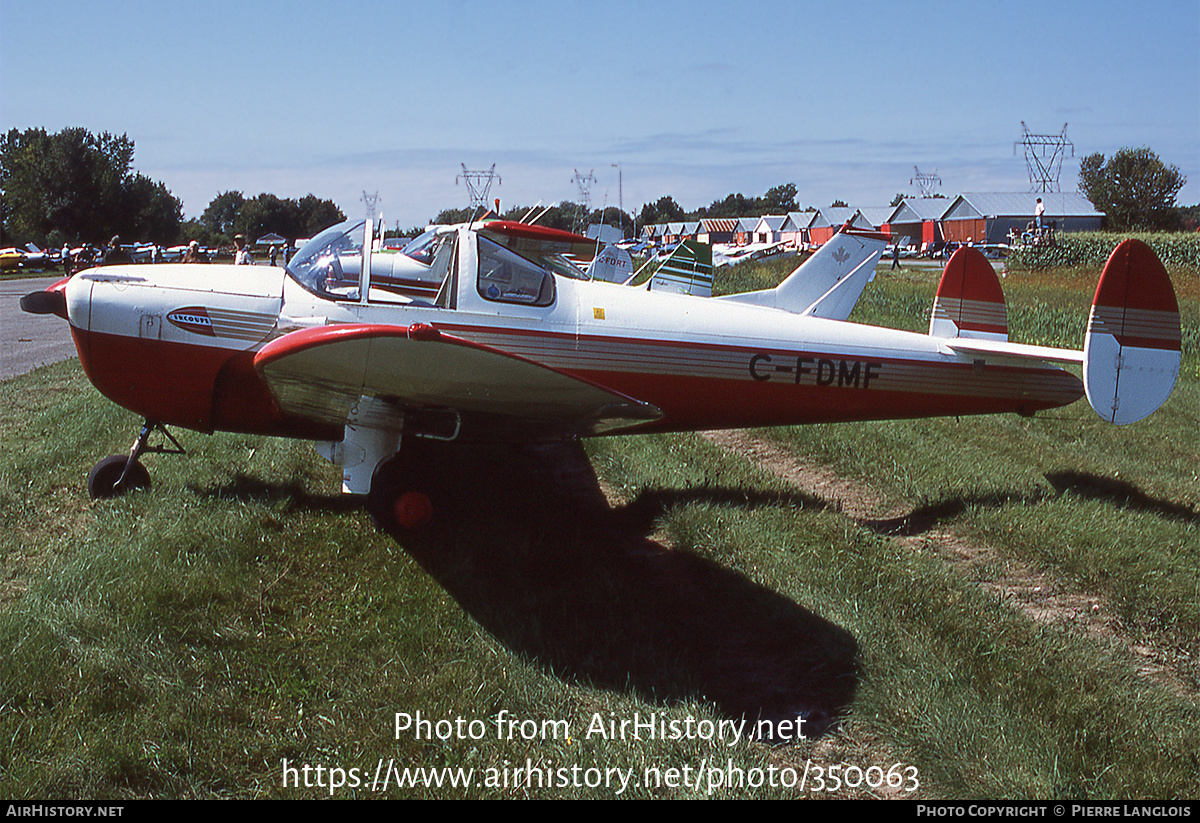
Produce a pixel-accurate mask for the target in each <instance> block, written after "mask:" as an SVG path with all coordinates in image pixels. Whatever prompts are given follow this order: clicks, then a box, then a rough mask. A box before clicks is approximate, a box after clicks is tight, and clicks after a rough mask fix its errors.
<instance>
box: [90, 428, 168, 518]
mask: <svg viewBox="0 0 1200 823" xmlns="http://www.w3.org/2000/svg"><path fill="white" fill-rule="evenodd" d="M155 429H158V430H159V431H160V432H162V433H163V436H164V437H166V438H167V439H168V440H170V441H171V444H172V445H173V446H174V448H168V447H166V446H151V445H150V435H151V434H152V433H153V432H154V430H155ZM147 452H150V453H154V454H186V452H185V451H184V450H183V446H181V445H179V441H178V440H176V439H175V438H174V437H173V436H172V435H171V433H170V432H169V431H167V429H166V427H165V426H163V424H162V423H159V422H158V421H157V420H147V421H146V422H145V423H143V424H142V429H141V431H140V432H138V436H137V439H136V440H134V441H133V446H132V447H131V448H130V449H129V454H128V455H124V454H114V455H112V456H111V457H106V458H104V459H103V460H101V461H100V462H99V463H97V464H96V465H95V466H94V467H93V468H92V471H91V473H90V474H88V479H87V488H88V494H89V495H91V497H92V499H93V500H108V499H110V498H113V497H119V496H121V495H122V494H124V493H125V492H127V491H129V490H131V489H148V488H150V472H148V471H146V467H145V466H143V465H142V464H141V463H139V462H138V458H139V457H141V456H142V455H143V454H145V453H147Z"/></svg>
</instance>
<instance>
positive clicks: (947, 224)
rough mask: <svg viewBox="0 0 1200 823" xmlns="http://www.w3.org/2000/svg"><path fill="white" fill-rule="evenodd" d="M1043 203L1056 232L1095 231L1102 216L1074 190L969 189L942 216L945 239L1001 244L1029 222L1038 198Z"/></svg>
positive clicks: (1047, 220) (1045, 220) (1046, 219)
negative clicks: (991, 190) (1000, 190)
mask: <svg viewBox="0 0 1200 823" xmlns="http://www.w3.org/2000/svg"><path fill="white" fill-rule="evenodd" d="M1039 197H1040V198H1041V199H1042V203H1043V204H1045V206H1046V212H1045V215H1044V216H1043V221H1044V222H1045V223H1046V224H1047V225H1049V226H1050V227H1052V228H1054V229H1055V230H1056V231H1097V230H1099V229H1100V224H1101V221H1102V220H1103V219H1104V214H1103V213H1102V212H1098V211H1096V207H1095V206H1093V205H1092V203H1091V201H1090V200H1088V199H1087V198H1086V197H1084V196H1083V195H1082V194H1079V193H1078V192H1040V193H1039V192H1018V193H1008V192H982V193H981V192H969V193H963V194H960V195H959V196H958V197H956V198H954V200H953V201H952V202H951V203H950V206H949V208H947V209H946V211H945V213H944V214H943V215H942V232H943V234H944V236H945V238H946V240H953V241H958V242H965V241H967V240H973V241H975V242H976V243H981V242H982V243H1004V242H1006V241H1007V240H1008V237H1009V234H1010V233H1012V232H1015V233H1017V234H1020V233H1021V232H1023V231H1025V230H1026V229H1027V228H1028V226H1029V224H1030V223H1032V222H1033V212H1034V209H1035V208H1036V207H1037V200H1038V198H1039Z"/></svg>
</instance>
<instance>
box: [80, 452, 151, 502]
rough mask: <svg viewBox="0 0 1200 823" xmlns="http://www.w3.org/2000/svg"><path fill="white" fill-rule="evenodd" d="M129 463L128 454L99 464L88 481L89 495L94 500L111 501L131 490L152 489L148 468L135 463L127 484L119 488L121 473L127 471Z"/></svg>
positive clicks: (128, 475)
mask: <svg viewBox="0 0 1200 823" xmlns="http://www.w3.org/2000/svg"><path fill="white" fill-rule="evenodd" d="M128 461H129V455H127V454H114V455H113V456H112V457H106V458H104V459H103V460H101V461H100V462H99V463H97V464H96V465H95V466H94V467H93V468H92V471H91V473H90V474H88V479H87V489H88V494H89V495H91V497H92V499H93V500H109V499H111V498H114V497H120V496H121V495H122V494H124V493H125V492H127V491H130V490H131V489H148V488H150V472H148V471H146V467H145V466H143V465H142V464H141V463H138V462H137V461H134V463H133V465H132V466H130V467H129V473H128V474H127V475H126V476H125V482H124V483H123V484H122V485H121V486H117V481H118V480H120V479H121V473H122V472H124V471H125V464H126V463H127V462H128Z"/></svg>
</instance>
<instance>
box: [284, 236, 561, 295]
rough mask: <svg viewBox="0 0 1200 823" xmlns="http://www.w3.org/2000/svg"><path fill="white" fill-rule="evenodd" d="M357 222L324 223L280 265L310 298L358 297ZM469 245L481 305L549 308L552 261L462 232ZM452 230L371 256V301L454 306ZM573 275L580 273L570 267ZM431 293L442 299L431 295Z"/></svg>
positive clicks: (555, 270)
mask: <svg viewBox="0 0 1200 823" xmlns="http://www.w3.org/2000/svg"><path fill="white" fill-rule="evenodd" d="M365 226H366V221H365V220H347V221H346V222H344V223H339V224H337V225H336V226H330V227H329V228H328V229H326V230H325V231H323V232H321V233H320V234H318V235H317V236H316V237H314V238H313V239H312V240H309V241H308V242H307V243H305V244H304V246H303V247H301V249H300V250H299V251H298V252H296V255H295V256H294V257H293V258H292V259H291V261H289V263H288V265H287V271H288V274H290V275H291V277H292V278H293V279H294V280H295V281H296V282H297V283H299V284H300V285H301V286H303V287H304V288H305V289H306V290H308V291H310V292H312V293H313V294H315V295H317V296H319V297H323V298H325V299H328V300H358V299H359V275H360V273H361V271H362V261H363V249H362V246H363V240H364V234H365ZM461 236H462V237H469V238H470V241H471V242H472V243H474V244H476V249H477V252H478V253H477V254H476V255H472V258H470V259H474V260H475V261H476V263H477V271H475V272H471V273H470V274H469V275H467V274H466V273H463V275H462V276H470V277H471V278H472V279H473V280H474V284H475V289H476V291H477V292H478V294H479V296H480V297H482V298H483V299H485V300H488V301H492V302H499V303H516V304H520V305H526V306H549V305H550V304H552V303H553V302H554V298H555V287H554V273H560V274H561V273H562V272H561V271H559V267H558V266H555V265H554V264H553V262H551V261H548V260H545V259H542V260H539V261H536V262H535V261H534V260H530V259H529V258H527V257H524V256H522V255H521V254H518V253H517V252H515V251H513V250H512V249H509V248H506V247H505V246H503V245H501V244H500V243H497V242H495V241H494V240H492V239H490V238H488V237H485V236H483V235H482V234H480V233H477V232H465V233H463V234H462V235H461ZM459 237H460V233H459V232H458V231H457V230H455V229H453V228H450V227H446V226H440V227H438V226H435V227H431V228H430V229H429V230H427V231H425V232H424V233H423V234H421V235H420V236H419V237H417V238H416V239H414V240H413V241H412V242H410V243H409V244H408V245H406V246H405V247H404V248H403V249H402V250H401V251H399V252H394V251H378V252H373V253H372V254H371V282H370V293H369V295H368V297H369V300H370V301H371V302H376V301H379V302H410V301H414V300H424V301H432V300H434V299H435V297H436V298H437V303H438V304H439V305H443V306H450V305H454V303H455V301H454V299H453V298H452V297H451V296H449V295H447V294H446V293H444V290H443V289H442V286H443V284H444V283H449V282H451V281H450V280H449V279H448V277H447V275H449V274H451V273H452V268H453V267H454V265H453V260H454V259H455V255H454V254H453V249H454V247H455V244H456V243H457V242H459V241H458V238H459ZM562 265H563V266H564V267H568V266H569V268H570V270H571V271H573V273H574V275H575V276H576V277H582V276H583V275H582V273H581V272H580V271H579V270H578V269H576V268H574V266H570V264H569V263H566V262H565V261H564V263H563V264H562ZM439 290H442V292H443V293H442V294H441V296H440V297H439V296H438V295H439Z"/></svg>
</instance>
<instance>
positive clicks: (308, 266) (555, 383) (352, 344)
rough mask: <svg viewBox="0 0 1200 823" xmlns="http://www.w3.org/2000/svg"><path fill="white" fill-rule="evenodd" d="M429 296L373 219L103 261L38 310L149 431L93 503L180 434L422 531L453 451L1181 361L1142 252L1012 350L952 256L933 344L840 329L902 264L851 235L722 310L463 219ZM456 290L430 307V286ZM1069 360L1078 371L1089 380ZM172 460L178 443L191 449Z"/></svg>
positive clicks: (825, 410) (717, 303)
mask: <svg viewBox="0 0 1200 823" xmlns="http://www.w3.org/2000/svg"><path fill="white" fill-rule="evenodd" d="M434 239H435V240H436V242H432V243H430V247H429V249H428V252H429V260H428V269H427V271H426V273H425V274H424V275H423V276H422V278H421V279H422V280H423V281H425V283H424V284H423V285H422V287H421V289H422V290H421V291H411V290H408V291H406V289H405V288H404V284H400V283H396V282H394V280H393V282H387V278H381V280H380V282H375V280H374V279H373V278H372V272H374V270H375V268H376V266H375V264H374V263H373V262H372V250H371V246H372V242H371V241H372V232H371V227H370V224H369V223H367V222H366V221H360V222H358V223H357V224H352V223H346V224H341V225H338V226H334V227H332V228H330V229H327V230H326V231H324V232H322V233H321V234H319V235H318V236H317V237H315V238H313V239H312V240H311V241H310V242H309V243H308V244H307V245H305V246H304V247H303V248H302V249H301V250H300V251H299V252H297V254H296V255H295V256H294V257H293V258H292V260H291V261H290V263H289V264H288V266H287V269H286V271H285V270H283V269H278V268H272V267H266V266H259V267H245V266H240V267H235V266H219V265H185V264H178V265H176V264H164V265H158V266H114V267H107V268H99V269H91V270H88V271H83V272H80V273H78V274H76V275H75V276H74V277H72V278H70V279H69V280H65V281H62V282H60V283H58V284H56V285H54V286H52V287H50V288H49V289H48V290H47V291H45V292H35V293H34V294H30V295H27V296H26V297H25V298H24V299H23V301H22V306H23V308H25V309H26V310H27V311H33V312H38V313H53V314H57V315H59V316H61V317H63V318H65V319H66V320H67V321H68V322H69V323H70V324H71V333H72V335H73V337H74V340H75V344H76V347H77V349H78V351H79V357H80V361H81V362H82V364H83V368H84V370H85V372H86V373H87V375H88V377H89V379H90V380H91V381H92V383H94V384H95V385H96V387H97V388H98V389H99V390H100V391H101V392H102V393H103V394H105V395H106V396H108V397H109V398H110V399H111V400H113V401H114V402H116V403H118V404H120V405H122V406H124V407H126V408H128V409H131V410H133V411H134V412H136V413H137V414H138V415H139V416H142V417H144V418H145V421H146V422H145V424H144V425H143V426H142V428H141V432H140V433H139V435H138V436H137V438H136V440H135V442H134V444H133V447H132V449H131V450H130V453H129V454H128V455H117V456H114V457H111V458H108V459H106V460H104V461H101V462H100V463H99V464H98V465H97V466H96V468H95V469H93V471H92V474H91V476H90V477H89V479H88V486H89V491H90V492H91V494H92V495H93V496H94V497H106V496H111V495H113V494H116V493H120V492H121V491H122V490H123V489H125V488H130V487H146V486H148V485H149V475H148V474H147V472H146V470H145V469H144V468H143V467H142V465H141V463H139V462H138V458H139V457H140V455H141V454H143V453H144V452H145V451H147V450H150V451H167V450H168V449H167V448H165V447H162V446H159V447H153V448H150V447H148V442H149V439H150V437H151V434H152V433H153V432H154V431H155V430H156V429H160V430H161V431H162V432H163V433H164V434H165V435H166V436H167V437H168V438H170V440H171V442H172V443H175V440H174V438H172V437H171V435H170V434H169V433H167V432H166V429H165V428H163V427H164V426H166V425H175V426H182V427H185V428H190V429H195V430H198V431H202V432H213V431H218V430H219V431H234V432H247V433H257V434H267V435H278V436H284V437H299V438H307V439H311V440H314V441H318V450H319V451H320V452H321V453H322V454H323V455H324V456H325V457H326V458H328V459H329V460H331V461H332V462H334V463H336V464H338V465H340V466H341V467H342V470H343V490H344V491H345V492H347V493H352V494H368V500H369V507H370V510H371V512H372V515H373V516H374V517H375V519H376V520H377V522H380V521H381V525H383V526H385V527H396V526H399V527H401V528H419V527H422V526H423V525H424V524H425V523H427V522H428V521H429V520H430V518H431V517H432V516H434V515H435V513H436V512H437V511H438V508H439V506H440V503H438V502H437V501H438V500H439V497H440V494H441V493H442V492H438V491H437V489H439V488H444V483H445V478H441V477H439V475H438V465H437V454H438V450H437V448H436V447H434V444H436V441H454V440H460V441H469V440H472V439H513V440H521V439H525V440H529V439H546V438H556V437H579V436H590V435H600V434H614V433H622V432H631V433H632V432H655V431H684V430H705V429H718V428H737V427H751V426H775V425H786V424H797V423H819V422H827V421H842V420H873V419H890V418H913V417H928V416H943V415H967V414H986V413H998V412H1016V413H1018V414H1022V415H1030V414H1033V413H1034V412H1037V411H1039V410H1042V409H1049V408H1053V407H1058V406H1063V405H1066V404H1068V403H1072V402H1074V401H1075V400H1077V399H1078V398H1079V397H1080V396H1081V395H1083V394H1085V393H1086V395H1087V396H1088V399H1089V400H1090V402H1091V404H1092V406H1093V408H1094V409H1095V410H1096V411H1097V412H1098V413H1099V414H1100V416H1101V417H1103V418H1104V419H1106V420H1109V421H1111V422H1114V423H1129V422H1133V421H1135V420H1138V419H1141V418H1142V417H1144V416H1146V415H1147V414H1149V413H1151V412H1152V411H1154V410H1155V409H1156V408H1158V406H1159V405H1161V404H1162V403H1163V402H1164V401H1165V400H1166V399H1167V397H1168V396H1169V394H1170V392H1171V390H1172V389H1173V387H1174V384H1175V380H1176V377H1177V374H1178V370H1179V364H1180V325H1179V309H1178V304H1177V302H1176V299H1175V293H1174V290H1173V288H1172V286H1171V283H1170V280H1169V278H1168V277H1167V273H1166V271H1165V269H1164V268H1163V266H1162V264H1161V263H1160V262H1159V260H1158V258H1157V257H1156V256H1155V255H1154V253H1153V252H1152V251H1151V250H1150V248H1149V247H1148V246H1146V245H1145V244H1143V243H1140V242H1139V241H1136V240H1129V241H1126V242H1124V243H1122V244H1121V245H1120V246H1119V247H1118V248H1117V249H1116V250H1115V251H1114V252H1113V254H1112V256H1111V258H1110V259H1109V261H1108V263H1107V265H1106V266H1105V268H1104V272H1103V274H1102V275H1101V278H1100V284H1099V286H1098V288H1097V290H1096V295H1095V299H1094V303H1093V307H1092V314H1091V319H1090V321H1089V323H1088V328H1087V334H1086V338H1085V341H1084V346H1083V350H1082V351H1072V350H1062V349H1053V348H1046V347H1040V346H1028V345H1021V344H1017V343H1011V342H1009V341H1008V321H1007V313H1006V309H1005V304H1004V297H1003V294H1002V293H1001V290H1000V284H999V281H998V280H997V278H996V275H995V272H994V271H993V269H992V267H991V266H990V265H989V264H988V262H987V261H986V260H985V259H984V258H983V256H982V255H980V254H979V253H978V252H977V251H974V250H972V249H969V248H966V249H960V250H959V251H958V252H956V253H955V255H954V256H953V258H952V259H951V260H950V261H949V263H948V264H947V265H946V268H945V272H944V274H943V276H942V280H941V283H940V285H939V287H938V291H937V296H936V298H935V300H934V304H933V312H932V317H931V321H930V326H929V333H928V334H919V333H914V332H907V331H897V330H892V329H886V328H880V327H875V326H867V325H860V324H856V323H850V322H847V320H846V318H847V317H848V315H849V313H850V310H851V309H852V308H853V306H854V304H855V302H856V301H857V299H858V297H859V294H860V293H861V292H862V289H863V287H864V286H865V284H866V283H867V281H868V280H869V279H870V277H871V275H872V274H873V272H874V269H875V265H876V262H877V261H878V260H879V257H880V254H881V252H882V250H883V248H884V243H885V239H884V238H883V237H882V236H880V235H872V234H861V233H855V232H852V231H849V230H843V231H842V232H840V233H839V234H837V235H835V236H834V238H833V239H832V240H831V241H829V242H828V243H826V244H825V245H824V246H823V247H822V248H821V249H820V250H819V251H818V252H817V253H816V254H814V255H813V256H812V257H811V258H809V259H808V260H806V261H805V262H804V263H803V264H802V265H801V266H800V267H799V268H797V269H796V270H795V271H794V272H793V273H792V274H791V275H790V276H789V277H787V278H786V279H785V280H784V281H783V282H782V283H781V284H780V285H779V286H777V287H776V288H773V289H768V290H764V291H757V292H750V293H745V294H736V295H728V296H723V297H716V298H701V297H693V296H690V295H685V294H671V293H666V292H662V291H646V290H643V289H640V288H632V287H628V286H624V285H618V284H615V283H609V282H602V281H593V280H587V279H578V278H579V277H580V276H581V275H580V274H579V272H578V270H577V269H576V270H574V273H572V272H570V271H562V270H559V269H557V268H555V267H554V266H553V265H551V263H550V262H549V261H550V259H551V258H552V257H553V256H554V255H555V254H557V253H558V252H560V251H568V250H570V248H571V247H572V246H574V245H578V244H579V243H580V242H586V243H591V242H592V241H588V240H586V238H581V237H579V236H578V235H572V234H569V233H566V232H557V231H555V230H552V229H547V228H542V227H539V226H528V225H525V224H521V223H511V222H509V223H505V222H493V223H489V224H487V225H486V226H482V227H481V226H479V225H478V224H475V225H466V226H460V227H445V228H442V229H439V230H437V231H436V232H435V237H434ZM429 282H432V283H435V284H436V285H437V288H436V291H434V290H432V289H429V288H428V283H429ZM1058 363H1069V364H1081V365H1082V370H1083V381H1082V382H1081V381H1080V380H1079V378H1077V377H1076V376H1075V375H1074V374H1072V373H1071V372H1069V371H1066V370H1065V369H1063V368H1062V367H1060V366H1058V365H1055V364H1058ZM176 446H178V444H177V443H176Z"/></svg>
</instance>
